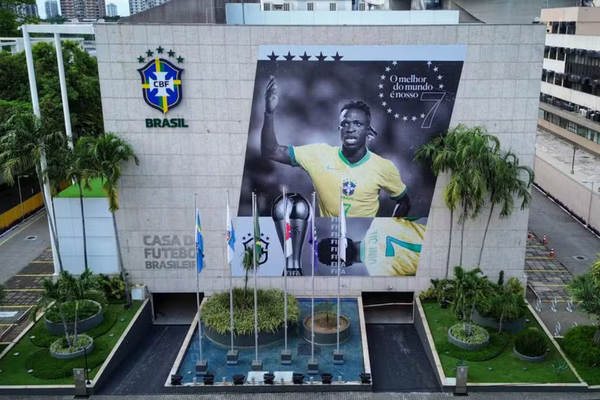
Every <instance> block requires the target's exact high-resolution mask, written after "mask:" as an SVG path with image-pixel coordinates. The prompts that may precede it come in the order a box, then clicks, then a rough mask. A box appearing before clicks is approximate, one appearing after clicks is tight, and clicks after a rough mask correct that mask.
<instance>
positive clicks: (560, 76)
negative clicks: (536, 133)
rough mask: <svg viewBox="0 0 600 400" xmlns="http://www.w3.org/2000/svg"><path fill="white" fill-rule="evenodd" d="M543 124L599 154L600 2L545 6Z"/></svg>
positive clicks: (541, 106) (552, 131)
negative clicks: (595, 4)
mask: <svg viewBox="0 0 600 400" xmlns="http://www.w3.org/2000/svg"><path fill="white" fill-rule="evenodd" d="M540 19H541V21H542V22H543V23H545V24H546V25H547V34H546V46H545V51H544V69H543V71H542V84H541V94H540V100H541V101H540V110H539V120H538V121H539V122H538V123H539V126H540V127H541V128H543V129H544V130H546V131H549V132H551V133H553V134H555V135H557V136H560V137H562V138H564V139H566V140H567V141H569V142H571V143H573V144H574V145H576V146H577V147H580V148H583V149H586V150H587V151H589V152H592V153H594V154H597V155H600V8H595V7H570V8H555V9H546V10H542V14H541V18H540Z"/></svg>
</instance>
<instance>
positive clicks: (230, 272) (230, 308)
mask: <svg viewBox="0 0 600 400" xmlns="http://www.w3.org/2000/svg"><path fill="white" fill-rule="evenodd" d="M229 218H230V215H229V189H227V219H228V221H227V227H228V228H229V227H230V224H231V220H230V219H229ZM231 229H232V230H233V226H231ZM225 257H226V258H225V259H226V260H229V243H228V241H225ZM227 265H228V266H229V314H230V319H231V351H232V352H233V271H231V262H229V261H228V262H227Z"/></svg>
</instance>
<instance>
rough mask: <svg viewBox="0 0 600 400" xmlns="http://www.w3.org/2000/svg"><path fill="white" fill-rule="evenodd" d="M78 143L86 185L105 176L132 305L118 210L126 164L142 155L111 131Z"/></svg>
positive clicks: (104, 180)
mask: <svg viewBox="0 0 600 400" xmlns="http://www.w3.org/2000/svg"><path fill="white" fill-rule="evenodd" d="M77 144H78V145H79V146H81V150H80V151H81V152H82V154H84V155H85V163H82V170H81V180H82V181H83V182H84V184H85V186H86V189H88V190H91V187H90V186H89V185H90V180H91V179H94V178H99V179H101V180H102V190H103V191H104V193H105V194H106V197H107V198H108V209H109V211H110V212H111V213H112V219H113V227H114V230H115V240H116V245H117V251H118V254H119V270H120V272H121V276H122V277H123V282H124V284H125V298H126V301H127V307H130V306H131V293H130V291H129V284H128V282H127V274H126V272H125V266H124V263H123V254H122V252H121V246H120V242H119V231H118V230H117V220H116V218H115V212H116V211H117V210H118V209H119V179H121V176H122V174H123V164H125V163H127V162H129V161H134V162H135V164H136V165H139V159H138V157H137V156H136V154H135V152H134V150H133V147H132V146H131V144H129V142H127V141H126V140H124V139H122V138H120V137H119V136H117V135H115V134H114V133H110V132H108V133H105V134H104V135H100V136H95V137H92V136H87V137H82V138H81V139H79V141H78V143H77Z"/></svg>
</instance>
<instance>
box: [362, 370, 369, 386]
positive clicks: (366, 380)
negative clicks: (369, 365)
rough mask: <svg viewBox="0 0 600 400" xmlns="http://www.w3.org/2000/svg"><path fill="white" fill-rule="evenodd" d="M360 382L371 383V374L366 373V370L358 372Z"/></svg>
mask: <svg viewBox="0 0 600 400" xmlns="http://www.w3.org/2000/svg"><path fill="white" fill-rule="evenodd" d="M360 383H364V384H367V385H369V384H371V374H368V373H366V372H363V373H362V374H360Z"/></svg>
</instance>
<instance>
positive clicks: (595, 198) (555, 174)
mask: <svg viewBox="0 0 600 400" xmlns="http://www.w3.org/2000/svg"><path fill="white" fill-rule="evenodd" d="M535 183H536V184H538V185H539V186H540V187H541V188H542V189H544V190H545V191H547V192H548V193H549V194H550V195H552V197H554V198H555V199H557V200H559V201H560V202H561V203H563V204H564V205H565V206H566V207H567V208H568V209H569V210H570V211H571V212H573V213H574V214H576V215H577V216H579V217H581V218H583V219H584V220H585V221H588V218H589V223H590V225H591V226H592V227H593V228H594V229H596V230H600V195H599V194H598V189H599V188H600V182H596V183H595V185H594V193H593V195H592V196H590V195H591V194H592V193H591V184H587V185H585V184H582V183H580V182H578V181H576V180H575V179H573V178H572V177H571V176H570V175H569V174H568V173H565V172H564V171H561V170H559V169H557V168H556V167H554V166H553V165H551V164H550V163H549V162H546V161H544V159H543V158H542V157H539V156H536V157H535ZM590 200H591V203H592V207H591V208H590Z"/></svg>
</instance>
